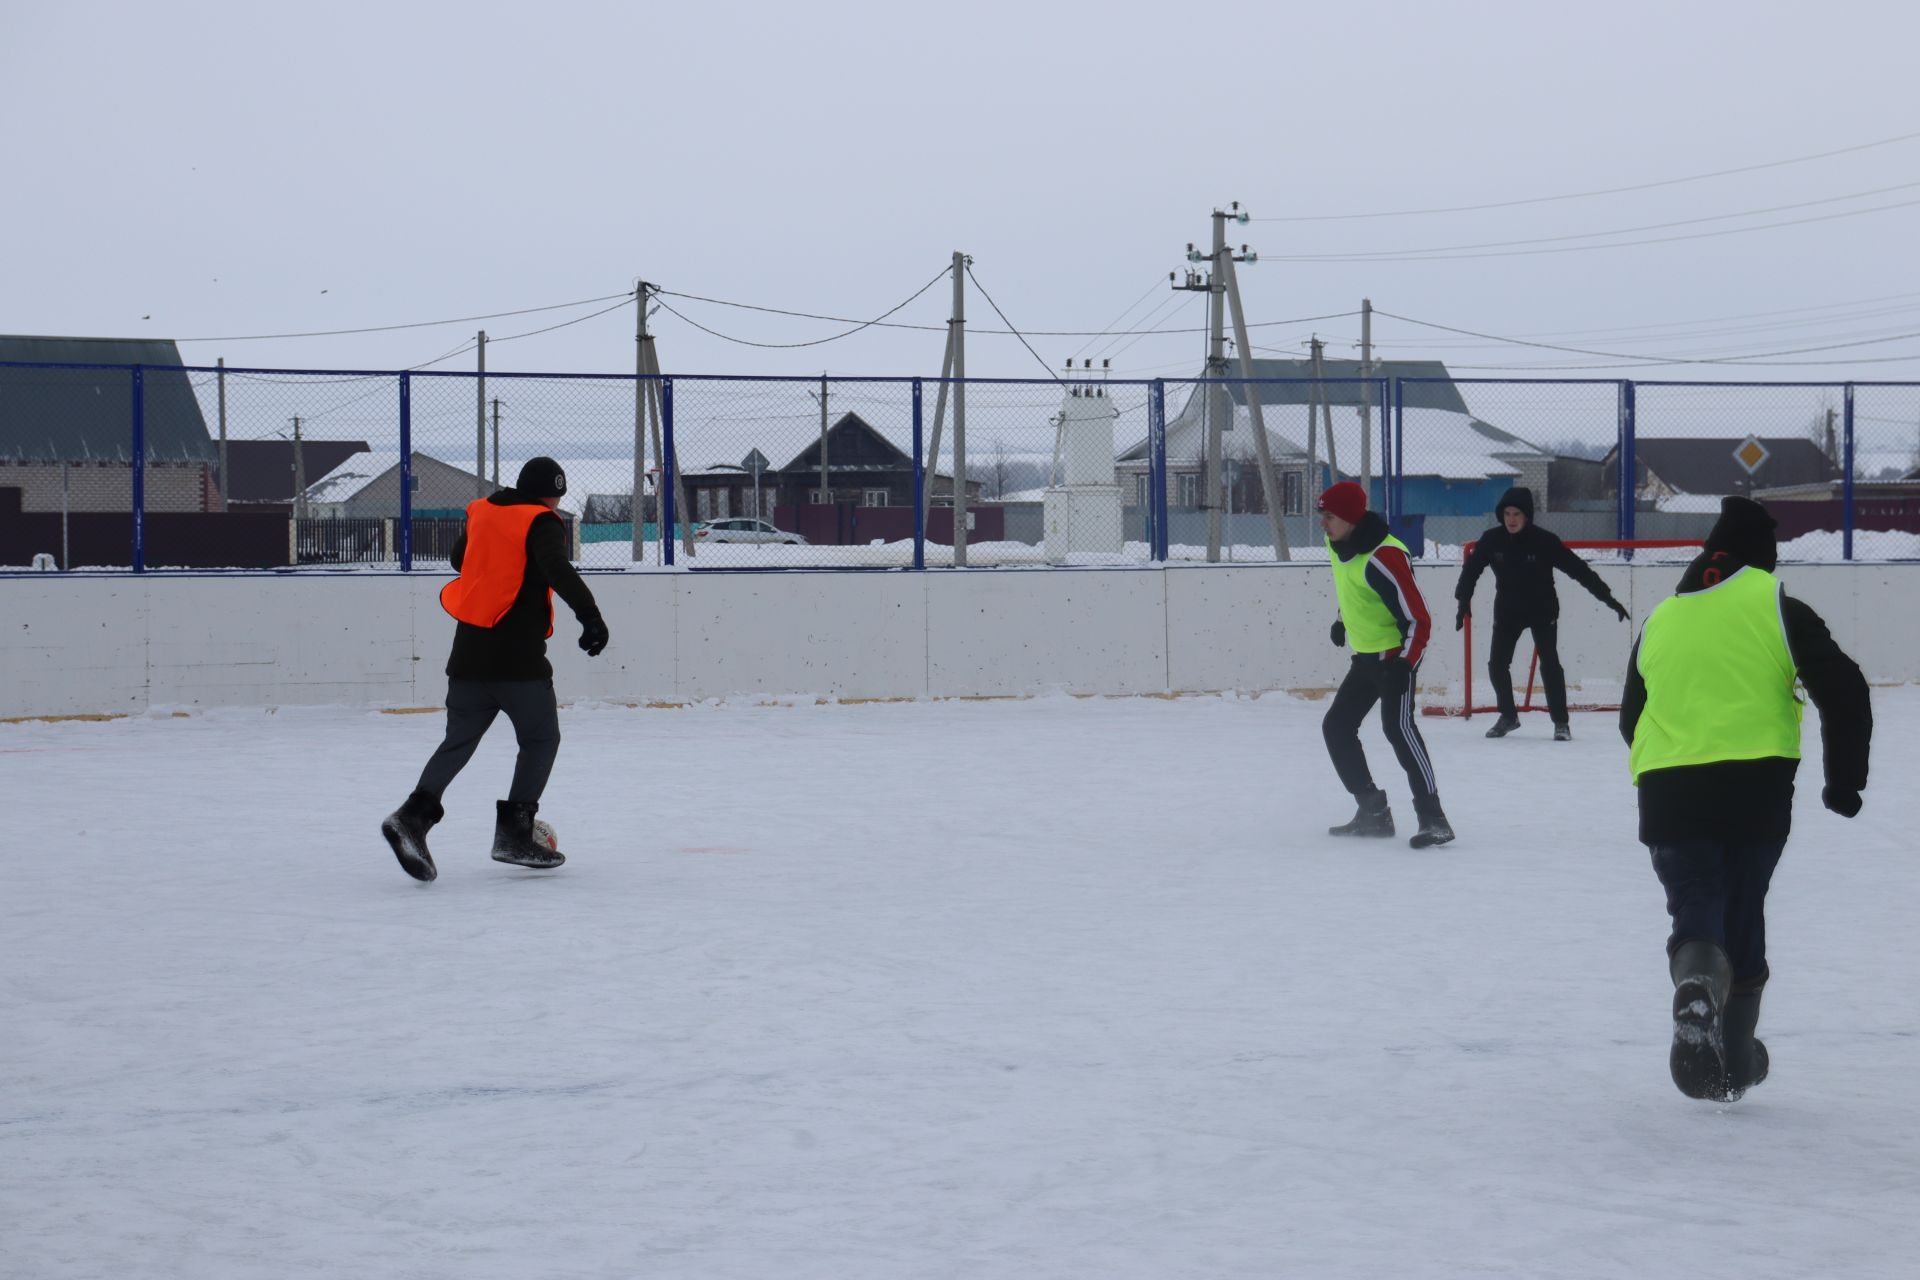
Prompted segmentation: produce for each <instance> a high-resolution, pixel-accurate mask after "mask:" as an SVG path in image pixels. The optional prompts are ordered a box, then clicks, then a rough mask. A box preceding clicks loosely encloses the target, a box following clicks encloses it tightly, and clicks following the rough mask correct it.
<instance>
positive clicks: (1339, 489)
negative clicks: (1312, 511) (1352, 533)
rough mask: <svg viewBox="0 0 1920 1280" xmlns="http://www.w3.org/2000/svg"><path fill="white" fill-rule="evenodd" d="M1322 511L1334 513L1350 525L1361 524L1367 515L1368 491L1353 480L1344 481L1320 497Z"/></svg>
mask: <svg viewBox="0 0 1920 1280" xmlns="http://www.w3.org/2000/svg"><path fill="white" fill-rule="evenodd" d="M1320 510H1322V511H1329V512H1332V513H1333V514H1334V515H1336V516H1339V517H1340V518H1341V519H1342V520H1345V521H1346V522H1347V523H1348V524H1359V523H1360V517H1361V516H1364V515H1365V514H1367V491H1366V490H1365V489H1362V488H1361V487H1360V486H1359V485H1357V484H1355V483H1354V482H1353V481H1351V480H1342V481H1341V482H1340V483H1339V484H1336V485H1334V486H1333V487H1332V488H1330V489H1328V490H1327V491H1326V492H1325V493H1323V494H1321V495H1320Z"/></svg>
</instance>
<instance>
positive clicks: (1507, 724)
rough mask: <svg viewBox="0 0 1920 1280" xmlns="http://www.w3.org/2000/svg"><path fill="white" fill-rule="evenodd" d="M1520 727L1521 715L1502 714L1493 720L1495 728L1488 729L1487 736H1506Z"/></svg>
mask: <svg viewBox="0 0 1920 1280" xmlns="http://www.w3.org/2000/svg"><path fill="white" fill-rule="evenodd" d="M1519 727H1520V717H1519V716H1501V717H1500V718H1499V719H1498V720H1495V721H1494V722H1493V728H1491V729H1489V730H1487V736H1488V737H1489V738H1504V737H1506V736H1507V735H1508V734H1510V733H1512V732H1513V731H1514V730H1515V729H1518V728H1519Z"/></svg>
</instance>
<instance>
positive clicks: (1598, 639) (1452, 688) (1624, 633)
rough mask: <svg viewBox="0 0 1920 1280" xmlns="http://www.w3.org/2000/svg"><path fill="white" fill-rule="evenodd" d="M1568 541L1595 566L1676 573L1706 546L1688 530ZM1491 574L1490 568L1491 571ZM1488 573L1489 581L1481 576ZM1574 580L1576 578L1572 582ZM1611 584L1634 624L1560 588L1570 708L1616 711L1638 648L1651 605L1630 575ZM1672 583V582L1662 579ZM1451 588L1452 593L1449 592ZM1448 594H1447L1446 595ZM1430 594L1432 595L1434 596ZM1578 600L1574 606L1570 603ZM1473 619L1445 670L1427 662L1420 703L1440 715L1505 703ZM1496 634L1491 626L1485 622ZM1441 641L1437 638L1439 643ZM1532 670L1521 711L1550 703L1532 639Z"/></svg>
mask: <svg viewBox="0 0 1920 1280" xmlns="http://www.w3.org/2000/svg"><path fill="white" fill-rule="evenodd" d="M1475 545H1476V544H1475V543H1472V542H1469V543H1467V544H1466V545H1465V546H1464V547H1462V548H1461V549H1460V561H1461V563H1462V564H1465V563H1466V560H1467V557H1468V556H1470V555H1472V554H1473V548H1474V546H1475ZM1566 545H1567V548H1568V549H1569V550H1571V551H1573V552H1574V553H1575V554H1577V555H1578V556H1579V557H1580V558H1581V559H1582V560H1586V561H1589V562H1590V563H1592V564H1593V566H1594V567H1595V568H1596V569H1600V570H1602V576H1603V577H1606V576H1609V575H1607V574H1606V573H1605V570H1606V568H1607V567H1609V566H1612V567H1616V568H1626V567H1628V566H1631V565H1648V564H1655V565H1671V566H1672V567H1673V568H1674V570H1675V572H1676V573H1677V572H1678V570H1679V569H1680V567H1681V566H1683V565H1685V564H1686V563H1687V562H1688V561H1690V560H1692V559H1693V557H1694V556H1696V555H1698V554H1699V553H1700V547H1701V545H1702V544H1701V542H1700V540H1699V539H1697V538H1694V539H1686V538H1639V539H1628V540H1600V539H1573V538H1569V539H1567V540H1566ZM1485 576H1486V577H1491V576H1492V575H1491V574H1488V575H1485ZM1482 581H1483V582H1484V581H1485V578H1484V577H1483V579H1482ZM1569 585H1570V584H1569ZM1610 585H1612V586H1613V587H1614V588H1615V590H1614V595H1615V596H1616V597H1617V598H1618V599H1619V600H1620V602H1621V603H1622V604H1624V605H1626V606H1627V609H1628V611H1629V613H1630V623H1631V624H1632V625H1627V626H1623V625H1621V624H1620V623H1619V622H1618V621H1617V620H1616V619H1615V618H1614V616H1613V615H1612V614H1611V613H1608V612H1607V611H1606V610H1605V609H1604V607H1602V606H1600V604H1599V602H1598V601H1594V600H1590V599H1588V597H1587V594H1586V592H1585V591H1583V590H1582V589H1581V588H1579V587H1578V586H1572V596H1577V597H1578V598H1579V600H1580V601H1584V602H1586V603H1587V604H1589V605H1592V606H1593V608H1594V609H1596V610H1598V612H1595V613H1590V614H1589V613H1583V612H1582V611H1581V610H1580V608H1579V605H1578V604H1577V603H1576V602H1574V601H1573V600H1572V598H1571V597H1569V596H1568V594H1567V593H1566V592H1562V593H1561V595H1562V602H1563V607H1562V610H1561V614H1560V662H1561V665H1562V666H1563V667H1565V668H1566V671H1567V709H1568V710H1569V711H1618V710H1619V709H1620V688H1621V682H1622V679H1623V677H1624V674H1625V670H1626V662H1627V655H1628V653H1630V652H1631V650H1632V648H1633V637H1634V636H1635V635H1638V634H1639V631H1638V623H1639V620H1640V619H1642V618H1644V617H1645V616H1646V610H1647V608H1651V607H1652V605H1651V604H1648V605H1647V607H1646V608H1641V607H1640V606H1639V603H1638V602H1637V601H1636V600H1635V599H1634V592H1633V591H1632V590H1631V582H1630V580H1625V581H1623V580H1621V579H1617V578H1616V579H1615V580H1614V581H1613V582H1612V583H1611V584H1610ZM1663 585H1664V586H1666V587H1667V588H1670V587H1671V584H1670V583H1669V584H1663ZM1475 594H1476V595H1477V596H1480V597H1482V598H1485V599H1486V600H1487V603H1486V605H1485V606H1484V613H1485V614H1486V615H1487V616H1488V617H1491V616H1492V614H1493V606H1492V600H1491V598H1490V595H1491V593H1489V592H1484V591H1481V592H1476V593H1475ZM1667 594H1668V592H1667V590H1664V589H1663V590H1661V591H1660V592H1659V593H1658V595H1656V596H1655V597H1654V600H1655V601H1658V600H1662V599H1665V598H1666V596H1667ZM1450 595H1451V593H1449V596H1450ZM1445 598H1448V597H1442V599H1445ZM1429 599H1432V597H1431V596H1429ZM1568 604H1572V605H1573V607H1572V608H1571V609H1569V608H1567V607H1566V606H1567V605H1568ZM1479 612H1480V611H1476V615H1475V616H1470V617H1469V618H1468V619H1467V622H1466V625H1465V626H1464V627H1463V628H1461V630H1460V632H1459V635H1460V644H1459V646H1458V648H1457V649H1456V650H1455V651H1454V652H1453V654H1452V655H1451V657H1452V660H1453V662H1455V663H1458V666H1452V665H1451V664H1449V669H1447V670H1445V671H1444V672H1435V671H1431V670H1430V669H1429V664H1426V663H1423V664H1421V665H1422V675H1423V677H1424V678H1423V681H1422V685H1423V693H1424V694H1425V696H1424V698H1423V705H1422V707H1421V709H1422V710H1423V711H1424V712H1426V714H1428V715H1434V716H1472V715H1475V714H1479V713H1489V712H1494V711H1497V710H1499V703H1498V702H1497V701H1496V698H1495V694H1494V691H1493V688H1492V686H1491V685H1490V684H1489V683H1488V677H1487V674H1486V672H1484V671H1481V670H1477V669H1476V668H1475V663H1476V662H1484V661H1485V660H1486V657H1485V652H1484V647H1485V639H1484V638H1483V640H1482V646H1481V652H1480V654H1479V656H1478V657H1476V655H1475V647H1474V631H1475V627H1476V622H1477V620H1478V613H1479ZM1434 623H1435V625H1436V626H1445V622H1444V620H1443V618H1442V616H1441V614H1440V613H1439V612H1438V611H1436V612H1435V614H1434ZM1487 632H1488V634H1489V635H1490V634H1491V628H1490V627H1489V628H1487ZM1438 647H1439V645H1438V644H1436V645H1435V648H1438ZM1526 651H1527V653H1528V657H1527V660H1526V675H1525V682H1524V688H1523V687H1521V685H1520V684H1519V683H1518V682H1517V681H1516V687H1515V689H1514V699H1513V700H1514V706H1515V707H1516V708H1517V709H1518V710H1520V711H1522V712H1527V711H1545V710H1546V709H1547V695H1546V690H1545V688H1544V687H1543V686H1542V685H1541V684H1540V651H1539V650H1538V649H1535V648H1533V647H1532V646H1531V645H1528V646H1526ZM1513 656H1514V675H1515V676H1516V677H1519V676H1520V670H1519V668H1520V653H1519V651H1516V652H1515V653H1514V655H1513ZM1435 676H1438V677H1439V678H1440V679H1442V680H1445V681H1447V683H1446V685H1445V686H1444V691H1442V690H1441V689H1437V688H1434V687H1433V684H1432V682H1433V680H1434V677H1435Z"/></svg>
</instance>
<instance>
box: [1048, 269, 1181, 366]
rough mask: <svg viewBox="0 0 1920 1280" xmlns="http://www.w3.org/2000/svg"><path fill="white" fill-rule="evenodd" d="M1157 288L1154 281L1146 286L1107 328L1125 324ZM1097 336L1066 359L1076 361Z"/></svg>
mask: <svg viewBox="0 0 1920 1280" xmlns="http://www.w3.org/2000/svg"><path fill="white" fill-rule="evenodd" d="M1159 288H1160V282H1159V281H1158V280H1155V281H1154V282H1153V283H1152V284H1150V285H1148V286H1147V291H1146V292H1145V293H1143V294H1141V295H1140V296H1139V297H1137V298H1135V299H1134V300H1133V303H1132V305H1131V306H1129V307H1128V308H1127V309H1126V310H1125V311H1122V312H1121V313H1120V314H1119V315H1117V316H1115V317H1114V318H1113V319H1111V320H1109V321H1107V328H1109V329H1112V328H1115V327H1116V326H1118V325H1120V324H1123V323H1125V321H1126V319H1127V317H1128V316H1130V315H1132V314H1133V313H1134V312H1135V311H1137V310H1138V309H1139V307H1140V304H1141V303H1143V302H1145V301H1146V300H1147V299H1148V298H1151V297H1152V296H1153V295H1154V294H1155V293H1156V292H1158V291H1159ZM1156 310H1157V308H1156ZM1099 336H1100V335H1098V334H1095V335H1094V337H1092V338H1088V339H1087V340H1086V341H1085V342H1083V343H1081V344H1080V349H1079V350H1078V351H1075V352H1074V353H1073V355H1072V356H1070V357H1068V358H1069V359H1077V358H1078V357H1079V356H1080V354H1081V353H1082V352H1084V351H1085V350H1086V349H1087V348H1088V347H1090V346H1092V345H1093V344H1094V341H1095V339H1097V338H1098V337H1099ZM1094 354H1095V355H1096V356H1098V354H1099V353H1098V352H1095V353H1094Z"/></svg>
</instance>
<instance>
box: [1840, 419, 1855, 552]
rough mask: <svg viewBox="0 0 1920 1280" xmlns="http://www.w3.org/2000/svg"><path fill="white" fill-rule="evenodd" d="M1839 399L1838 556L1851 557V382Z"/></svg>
mask: <svg viewBox="0 0 1920 1280" xmlns="http://www.w3.org/2000/svg"><path fill="white" fill-rule="evenodd" d="M1842 397H1843V398H1842V399H1841V402H1840V403H1841V406H1842V407H1841V413H1840V421H1841V435H1840V440H1841V444H1840V465H1841V468H1842V470H1841V473H1840V558H1841V559H1842V560H1851V559H1853V384H1852V383H1851V382H1849V383H1848V384H1847V385H1846V389H1845V391H1844V392H1843V393H1842Z"/></svg>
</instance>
